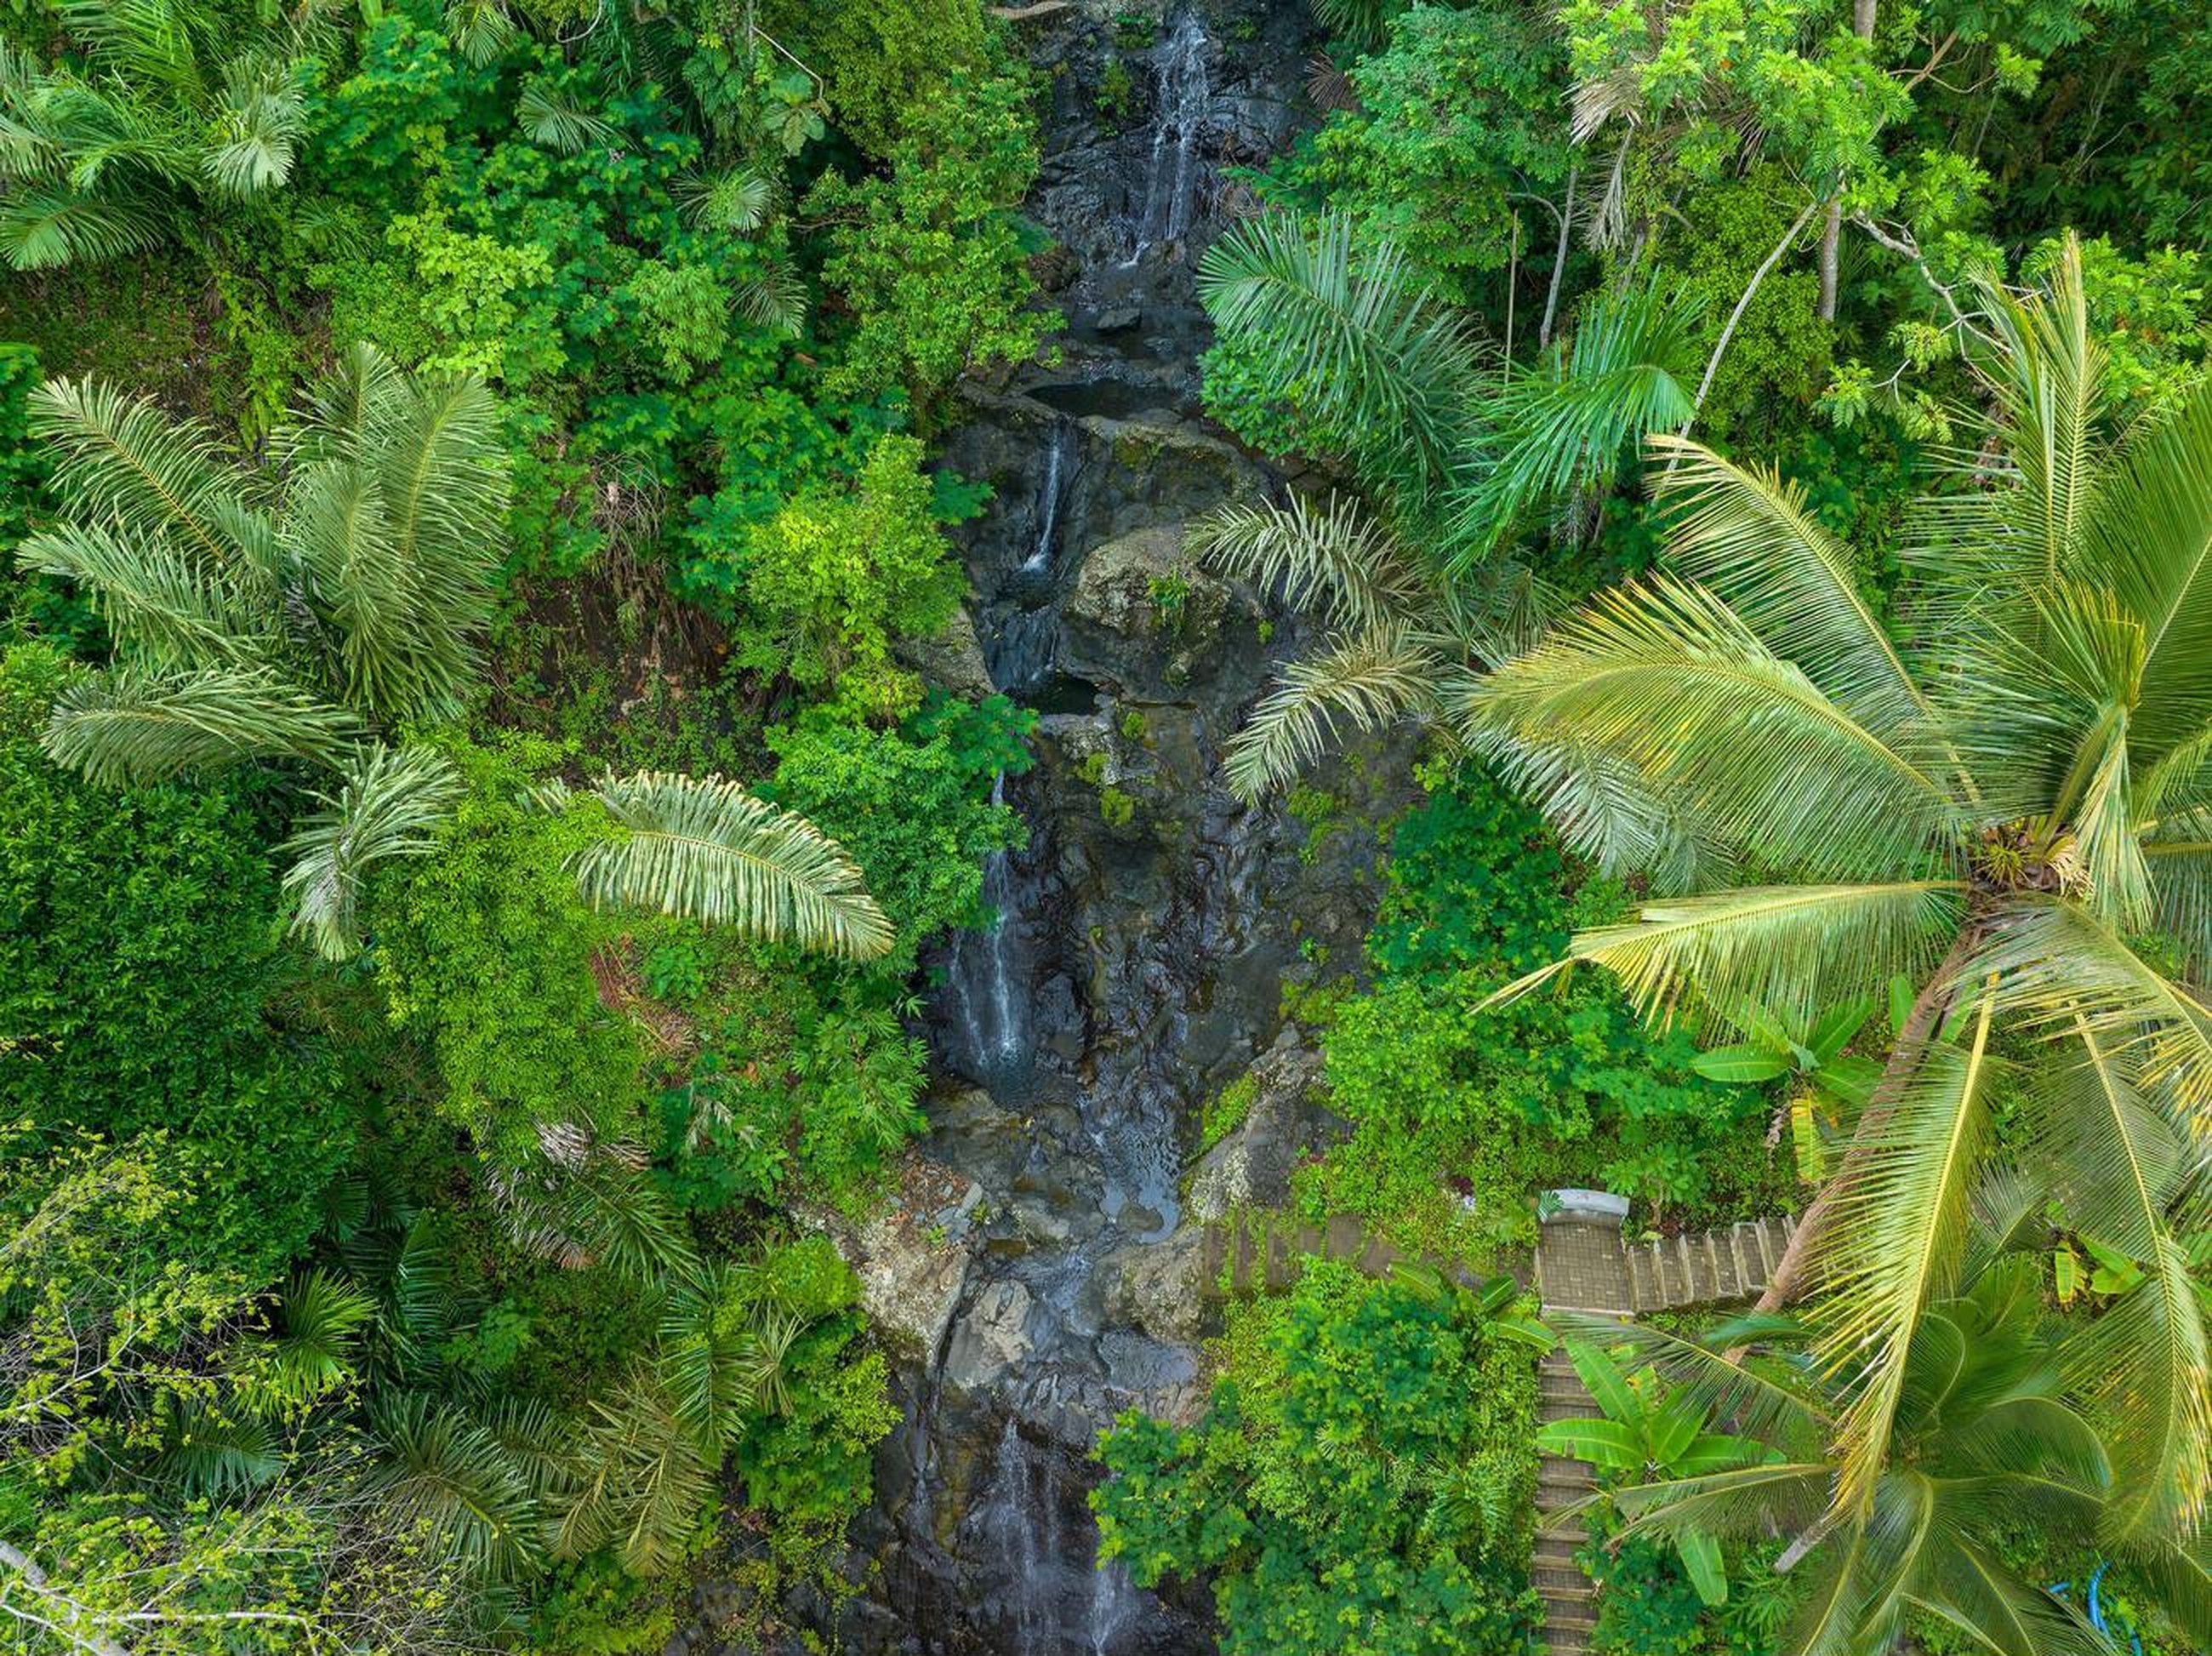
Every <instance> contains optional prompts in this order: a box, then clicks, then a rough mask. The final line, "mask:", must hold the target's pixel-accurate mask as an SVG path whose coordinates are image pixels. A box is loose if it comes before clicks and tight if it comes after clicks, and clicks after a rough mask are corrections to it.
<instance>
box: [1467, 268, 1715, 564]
mask: <svg viewBox="0 0 2212 1656" xmlns="http://www.w3.org/2000/svg"><path fill="white" fill-rule="evenodd" d="M1696 320H1697V318H1696V313H1695V310H1694V307H1692V306H1690V305H1688V304H1687V303H1686V302H1685V301H1684V299H1683V297H1682V295H1680V293H1678V292H1674V291H1672V290H1670V289H1668V288H1666V287H1664V286H1662V284H1661V283H1660V281H1659V279H1658V278H1657V277H1654V278H1653V279H1652V281H1650V283H1646V284H1645V285H1644V286H1643V287H1641V288H1631V289H1626V290H1625V291H1619V292H1615V291H1612V290H1608V291H1607V292H1605V293H1603V294H1601V295H1598V296H1597V297H1596V298H1595V300H1593V301H1591V303H1590V307H1589V310H1588V311H1587V312H1586V313H1585V314H1584V315H1583V317H1582V318H1581V320H1579V321H1578V322H1577V325H1576V329H1575V334H1574V338H1573V339H1572V341H1571V343H1569V342H1563V343H1561V344H1559V345H1557V346H1555V347H1553V350H1552V352H1551V353H1550V355H1548V356H1547V357H1545V359H1544V360H1543V362H1541V363H1540V364H1539V365H1538V366H1537V367H1536V368H1534V369H1533V370H1531V371H1530V372H1528V373H1527V374H1522V375H1520V376H1518V377H1516V378H1514V379H1511V380H1503V381H1498V382H1496V383H1494V384H1492V386H1490V387H1488V388H1487V389H1486V394H1485V396H1484V398H1483V399H1482V402H1481V405H1480V409H1479V413H1480V435H1479V436H1478V437H1477V440H1476V442H1475V446H1474V466H1473V468H1472V474H1471V476H1470V477H1469V478H1468V480H1467V481H1465V482H1463V483H1462V485H1461V487H1460V488H1459V489H1458V490H1457V500H1456V503H1455V508H1454V514H1453V521H1452V526H1451V548H1452V551H1451V562H1452V566H1453V567H1454V568H1455V569H1464V568H1465V567H1467V566H1468V564H1470V563H1477V562H1480V560H1482V559H1483V558H1486V557H1488V556H1490V554H1491V553H1492V552H1493V551H1495V550H1496V549H1497V548H1498V546H1500V545H1503V544H1504V542H1505V541H1506V540H1507V539H1509V538H1510V536H1511V535H1512V533H1513V532H1514V531H1515V530H1516V528H1518V527H1520V526H1521V524H1522V522H1523V521H1525V520H1526V518H1527V516H1528V514H1529V513H1530V512H1531V511H1533V510H1534V509H1536V508H1539V507H1540V506H1542V505H1544V504H1546V503H1547V502H1553V501H1556V500H1558V499H1559V497H1560V496H1564V495H1565V494H1566V493H1567V492H1568V491H1569V490H1574V489H1578V488H1579V489H1596V488H1602V487H1604V486H1605V485H1607V484H1609V483H1610V482H1611V481H1612V478H1613V473H1614V472H1615V471H1616V470H1617V469H1618V467H1619V466H1620V462H1621V461H1622V460H1623V459H1624V458H1625V457H1626V455H1627V454H1630V453H1631V452H1632V449H1633V447H1634V446H1635V445H1636V444H1638V443H1640V442H1641V441H1643V440H1644V438H1645V437H1647V436H1649V435H1651V434H1652V433H1654V432H1657V431H1662V430H1668V429H1673V428H1674V427H1676V426H1680V425H1685V424H1686V423H1688V422H1689V419H1690V417H1691V415H1692V412H1693V411H1694V409H1693V405H1692V400H1691V396H1690V393H1689V392H1688V390H1687V389H1686V388H1685V386H1684V379H1685V377H1686V371H1687V369H1688V367H1689V365H1690V356H1689V344H1688V342H1689V338H1690V333H1691V329H1692V326H1694V324H1695V322H1696Z"/></svg>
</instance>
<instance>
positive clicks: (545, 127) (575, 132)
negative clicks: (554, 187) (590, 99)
mask: <svg viewBox="0 0 2212 1656" xmlns="http://www.w3.org/2000/svg"><path fill="white" fill-rule="evenodd" d="M514 118H515V119H516V121H517V122H518V123H520V125H521V127H522V133H523V136H524V137H526V138H528V139H529V140H530V141H531V143H538V144H543V145H544V146H545V148H546V149H551V150H554V151H556V153H558V154H560V155H581V154H583V152H584V151H585V150H586V149H590V148H591V147H592V145H593V144H595V143H605V142H606V141H607V139H609V138H610V137H613V136H614V135H615V131H616V129H615V127H614V126H613V125H611V124H610V123H609V122H607V121H605V120H602V119H600V118H599V116H597V115H594V114H593V113H592V112H591V111H590V110H588V109H586V108H585V107H583V106H582V105H580V104H579V103H576V102H575V101H574V100H572V99H568V98H564V97H562V96H561V95H560V94H557V93H556V92H554V91H553V90H552V89H551V88H549V87H547V86H546V84H545V83H544V82H543V81H541V80H538V79H535V78H532V79H531V80H528V81H526V82H523V87H522V93H521V95H520V96H519V97H518V98H517V99H516V100H515V102H514Z"/></svg>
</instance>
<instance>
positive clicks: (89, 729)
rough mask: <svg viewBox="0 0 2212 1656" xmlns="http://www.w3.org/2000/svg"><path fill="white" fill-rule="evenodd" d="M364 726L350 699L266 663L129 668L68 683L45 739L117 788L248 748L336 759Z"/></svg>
mask: <svg viewBox="0 0 2212 1656" xmlns="http://www.w3.org/2000/svg"><path fill="white" fill-rule="evenodd" d="M367 734H368V733H367V732H366V731H364V730H363V729H362V727H361V724H360V722H359V721H357V720H356V719H355V718H354V716H353V715H351V714H349V713H348V712H346V711H345V709H343V708H337V707H333V706H331V704H330V703H327V702H325V701H322V700H321V699H319V697H315V696H313V695H311V694H309V693H308V692H307V691H305V690H302V689H301V688H300V686H299V685H295V684H294V683H292V682H291V681H290V680H289V679H285V678H283V677H281V676H280V675H278V674H276V673H272V672H270V671H269V670H268V669H266V668H259V667H203V668H199V669H197V670H195V671H191V672H181V673H143V672H138V671H136V670H132V669H127V668H125V669H118V670H116V671H114V672H111V673H102V674H100V675H98V676H97V677H94V678H90V679H82V680H81V681H79V682H78V683H76V684H73V685H69V686H67V687H66V688H64V690H63V691H62V692H61V694H60V695H58V697H55V698H54V707H53V712H52V715H50V716H49V718H48V720H47V722H46V734H45V737H44V741H45V745H46V752H47V754H48V755H49V756H50V757H51V758H52V759H53V761H54V763H55V764H61V765H66V766H68V767H69V768H70V769H71V770H81V771H82V772H83V773H84V774H85V775H86V776H88V777H90V778H91V779H92V780H93V781H94V782H100V783H102V784H103V785H106V786H108V787H117V788H120V787H129V786H133V785H135V784H137V783H140V782H161V781H164V780H166V779H167V778H168V777H171V776H176V775H178V774H179V773H180V772H182V771H186V770H205V769H210V768H214V767H216V766H221V765H225V764H234V763H235V762H236V761H238V760H240V759H246V758H279V757H289V758H303V759H312V760H314V761H316V762H317V763H319V764H338V763H339V762H340V760H341V759H342V758H343V756H344V755H345V754H346V753H347V752H349V751H351V750H352V749H353V748H354V747H355V746H356V745H357V744H358V743H360V742H361V741H362V740H363V739H364V737H365V736H366V735H367Z"/></svg>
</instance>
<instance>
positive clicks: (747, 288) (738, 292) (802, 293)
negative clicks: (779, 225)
mask: <svg viewBox="0 0 2212 1656" xmlns="http://www.w3.org/2000/svg"><path fill="white" fill-rule="evenodd" d="M731 298H732V303H733V304H734V305H735V307H736V308H737V313H738V315H740V316H742V317H744V319H745V320H746V321H748V322H750V323H751V324H752V325H753V326H755V327H760V328H768V329H770V330H771V331H773V332H777V333H780V334H782V335H783V336H784V337H785V338H788V339H795V338H798V337H799V333H800V332H802V331H803V330H804V329H805V326H806V282H805V278H804V277H801V276H800V275H799V272H798V271H796V270H795V269H793V266H792V264H791V261H790V260H789V259H786V258H784V257H783V256H782V255H781V254H776V255H773V256H771V257H770V258H769V260H768V264H767V267H766V268H765V269H763V271H760V272H759V274H757V275H755V276H747V277H739V278H738V282H737V285H736V288H735V289H734V290H733V292H732V295H731Z"/></svg>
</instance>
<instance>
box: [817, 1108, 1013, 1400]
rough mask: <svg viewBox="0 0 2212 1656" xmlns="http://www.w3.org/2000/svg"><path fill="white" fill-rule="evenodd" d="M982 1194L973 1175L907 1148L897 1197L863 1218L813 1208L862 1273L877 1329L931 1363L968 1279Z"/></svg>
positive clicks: (863, 1295) (863, 1300)
mask: <svg viewBox="0 0 2212 1656" xmlns="http://www.w3.org/2000/svg"><path fill="white" fill-rule="evenodd" d="M981 1199H982V1190H981V1187H980V1186H979V1185H978V1184H976V1183H975V1180H973V1179H971V1178H966V1177H965V1176H963V1175H962V1174H960V1173H957V1172H953V1171H952V1170H951V1168H949V1167H947V1166H944V1165H943V1164H942V1163H941V1162H936V1161H932V1160H929V1159H928V1158H927V1157H926V1156H923V1155H920V1154H915V1153H914V1152H912V1151H909V1152H908V1154H907V1156H906V1158H905V1160H903V1161H902V1163H901V1165H900V1168H899V1178H898V1197H897V1199H896V1201H894V1202H890V1203H887V1204H886V1205H884V1207H882V1208H880V1209H878V1210H877V1211H876V1212H875V1213H874V1214H872V1215H871V1216H870V1217H869V1218H867V1219H866V1221H861V1222H858V1223H856V1222H854V1221H852V1220H850V1219H848V1218H847V1217H846V1216H845V1215H842V1214H841V1213H838V1212H837V1211H836V1210H835V1209H827V1208H825V1209H817V1210H816V1211H814V1212H812V1213H811V1214H810V1215H807V1216H808V1217H809V1218H810V1219H811V1221H812V1222H813V1223H814V1224H815V1225H816V1226H817V1227H819V1228H820V1229H821V1230H822V1231H823V1233H825V1234H826V1235H827V1236H828V1237H829V1239H830V1241H831V1242H832V1243H833V1244H834V1245H836V1249H837V1251H838V1252H839V1253H840V1254H841V1255H842V1256H843V1257H844V1260H845V1263H847V1264H848V1265H850V1266H851V1267H852V1268H853V1274H854V1275H856V1276H858V1277H859V1278H860V1305H861V1307H862V1309H864V1310H865V1311H866V1312H867V1313H868V1316H869V1318H870V1319H871V1320H872V1322H873V1323H874V1324H875V1329H876V1332H877V1334H878V1336H880V1337H881V1338H883V1339H884V1341H885V1342H888V1343H889V1344H890V1346H892V1347H893V1348H894V1349H896V1350H898V1351H899V1352H900V1353H902V1355H905V1356H908V1357H909V1358H912V1359H914V1360H915V1361H919V1362H921V1363H923V1364H925V1365H927V1363H929V1362H932V1361H934V1360H935V1358H936V1355H937V1353H938V1351H939V1349H940V1348H941V1347H942V1346H943V1345H944V1343H945V1330H946V1328H947V1327H948V1326H950V1324H951V1321H952V1313H953V1312H954V1310H955V1309H956V1308H957V1306H959V1304H960V1294H961V1291H962V1289H963V1288H965V1287H966V1285H967V1282H968V1263H969V1232H970V1230H971V1228H972V1226H971V1222H970V1221H971V1216H972V1215H973V1214H974V1213H975V1208H976V1205H977V1203H978V1202H980V1201H981Z"/></svg>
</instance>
